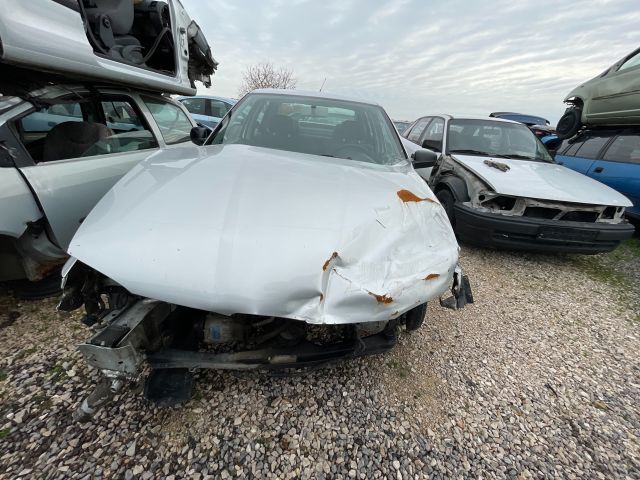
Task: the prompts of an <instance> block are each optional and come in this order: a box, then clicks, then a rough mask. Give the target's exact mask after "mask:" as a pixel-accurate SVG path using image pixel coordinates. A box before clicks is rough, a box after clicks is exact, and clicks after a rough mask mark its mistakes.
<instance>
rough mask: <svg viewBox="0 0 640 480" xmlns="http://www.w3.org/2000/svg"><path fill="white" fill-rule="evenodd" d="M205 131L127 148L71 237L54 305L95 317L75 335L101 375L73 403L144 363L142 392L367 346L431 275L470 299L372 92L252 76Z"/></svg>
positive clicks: (381, 344) (390, 336) (413, 309)
mask: <svg viewBox="0 0 640 480" xmlns="http://www.w3.org/2000/svg"><path fill="white" fill-rule="evenodd" d="M195 131H196V133H198V128H196V129H195ZM196 140H197V141H198V138H197V135H196ZM199 141H201V140H199ZM205 143H206V145H204V146H191V147H185V148H179V149H174V150H172V151H171V152H167V153H166V154H158V155H155V156H153V157H151V158H149V159H148V160H147V161H145V162H142V163H141V164H139V165H138V166H137V167H135V168H134V169H133V170H131V171H130V172H129V174H127V175H126V176H125V177H124V178H123V179H122V180H121V181H120V182H118V183H117V184H116V185H115V186H114V188H113V189H112V190H111V191H110V192H108V193H107V195H106V196H105V197H104V198H103V199H102V200H101V201H100V202H99V204H98V205H97V206H96V207H95V208H94V210H93V211H92V212H91V213H90V214H89V216H88V217H87V218H86V219H85V221H84V222H83V223H82V225H81V226H80V229H79V230H78V232H77V233H76V235H75V237H74V238H73V240H72V242H71V245H70V254H71V255H72V256H73V257H74V259H73V260H71V261H70V262H69V263H68V264H67V266H66V268H65V270H64V272H63V273H64V275H65V278H64V294H63V298H62V300H61V303H60V307H59V308H61V309H63V310H72V309H75V308H78V307H80V306H81V305H82V304H84V306H85V309H86V312H87V315H86V317H85V321H86V323H89V324H95V325H96V326H97V333H96V335H95V336H94V337H93V338H92V339H91V340H89V341H88V342H87V343H86V344H83V345H81V346H80V350H81V351H82V352H83V354H84V355H85V358H86V359H87V361H88V362H89V363H90V364H91V365H93V366H95V367H97V368H99V369H101V370H102V371H103V372H104V373H105V378H106V380H105V381H104V382H103V383H102V384H101V385H100V386H99V388H98V389H97V390H96V392H94V394H92V396H90V397H89V398H88V399H87V401H86V402H84V403H83V406H82V407H81V409H80V410H79V413H78V415H79V418H83V417H86V416H87V415H88V414H90V413H91V412H92V411H93V410H94V409H95V408H96V406H97V405H100V404H101V403H102V402H103V401H105V399H106V398H108V397H109V395H110V394H111V392H112V389H118V388H119V387H120V386H121V385H122V382H123V381H124V380H125V379H127V378H130V377H132V376H136V375H138V373H139V372H140V370H141V368H142V366H143V365H144V364H145V363H148V364H149V365H151V367H153V369H154V371H153V373H152V375H151V376H149V377H148V379H147V387H146V392H147V395H148V397H150V398H154V399H156V400H159V401H160V402H161V403H175V402H176V401H180V400H184V399H186V398H189V396H190V374H189V370H190V369H194V368H226V369H228V368H233V369H255V368H266V369H273V368H287V367H289V368H290V367H299V366H309V365H318V364H322V363H325V362H327V361H330V360H336V359H339V358H349V357H354V356H360V355H365V354H372V353H379V352H383V351H386V350H388V349H389V348H391V347H392V346H393V345H394V344H395V342H396V338H397V331H398V329H399V328H400V327H401V326H405V327H406V328H407V329H408V330H413V329H416V328H418V327H419V326H420V325H421V323H422V322H423V320H424V316H425V311H426V310H425V307H426V303H427V302H428V301H431V300H434V299H437V298H439V297H441V296H442V295H443V294H444V293H445V292H447V291H448V290H449V289H451V291H452V293H453V296H452V297H451V298H448V299H447V300H445V301H443V304H444V305H445V306H451V307H454V308H456V307H461V306H464V304H465V303H466V302H467V301H472V297H471V292H470V289H469V284H468V280H467V279H466V278H465V277H463V276H462V274H461V271H460V269H459V267H458V266H457V262H458V244H457V242H456V239H455V236H454V234H453V230H452V228H451V225H450V223H449V221H448V219H447V216H446V212H445V211H444V209H443V208H442V206H441V205H440V203H439V202H438V201H437V200H436V198H435V196H434V195H433V193H432V192H431V190H430V189H429V187H428V186H427V185H426V184H425V182H424V181H423V180H422V179H421V178H420V177H419V176H418V174H417V173H416V172H415V170H414V168H413V166H412V164H411V159H410V158H409V157H408V155H407V153H406V151H405V149H404V148H403V146H402V143H401V141H400V138H399V136H398V134H397V132H396V130H395V128H394V127H393V125H392V123H391V121H390V120H389V118H388V116H387V115H386V113H385V112H384V110H383V109H382V108H381V107H380V106H378V105H374V104H369V103H363V102H359V101H356V100H350V99H344V98H339V97H334V96H329V95H326V94H322V93H312V94H303V93H300V92H294V93H292V92H290V91H279V90H262V91H256V92H253V93H251V94H249V95H248V96H246V97H244V98H243V99H242V100H241V101H240V102H239V103H238V104H237V105H236V106H235V107H234V108H233V109H232V110H231V111H230V112H229V113H228V114H227V116H226V117H225V118H224V119H223V121H222V122H221V123H220V125H219V126H218V127H217V128H216V129H215V130H214V132H213V133H212V134H211V135H210V136H209V137H208V139H207V140H206V142H205ZM413 161H414V162H417V163H420V164H421V165H422V166H427V165H429V164H431V165H433V163H434V161H435V155H434V154H433V152H429V151H426V150H417V151H416V152H414V154H413ZM105 299H106V301H105ZM151 299H153V300H151ZM94 328H95V327H94ZM222 345H224V346H225V347H226V349H225V350H224V353H220V348H221V346H222ZM212 346H214V347H215V348H214V350H215V351H210V349H211V347H212ZM232 347H233V348H232ZM181 369H182V370H181ZM167 391H172V393H171V394H170V395H169V398H168V399H167V395H166V392H167ZM157 392H164V393H163V395H161V396H160V397H161V398H158V397H159V395H158V394H157Z"/></svg>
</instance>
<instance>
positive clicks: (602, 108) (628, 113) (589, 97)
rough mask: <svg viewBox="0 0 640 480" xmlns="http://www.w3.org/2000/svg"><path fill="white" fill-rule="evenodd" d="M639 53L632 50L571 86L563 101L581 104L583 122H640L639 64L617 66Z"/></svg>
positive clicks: (623, 123)
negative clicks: (596, 73)
mask: <svg viewBox="0 0 640 480" xmlns="http://www.w3.org/2000/svg"><path fill="white" fill-rule="evenodd" d="M638 54H640V50H635V51H634V52H632V53H630V54H629V55H627V56H625V57H624V58H623V59H621V60H620V61H618V62H616V63H615V64H614V65H612V66H611V67H610V68H608V69H607V70H606V71H605V72H604V73H602V74H600V75H598V76H597V77H595V78H592V79H591V80H589V81H587V82H585V83H583V84H581V85H579V86H578V87H576V88H574V89H573V90H572V91H571V92H570V93H569V94H568V95H567V96H566V97H565V100H564V101H565V102H566V103H570V104H575V103H576V99H579V100H580V102H581V103H582V104H583V107H582V118H581V120H582V123H584V124H585V125H632V124H637V123H638V121H640V64H637V65H635V66H632V67H630V68H621V67H622V66H623V65H624V63H625V62H627V61H628V60H629V59H631V58H633V57H636V56H637V55H638Z"/></svg>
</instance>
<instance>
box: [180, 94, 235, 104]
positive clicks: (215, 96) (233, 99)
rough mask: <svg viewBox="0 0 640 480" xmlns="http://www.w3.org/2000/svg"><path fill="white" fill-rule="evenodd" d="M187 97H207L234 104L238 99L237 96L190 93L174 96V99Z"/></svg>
mask: <svg viewBox="0 0 640 480" xmlns="http://www.w3.org/2000/svg"><path fill="white" fill-rule="evenodd" d="M189 98H207V99H209V100H220V101H221V102H227V103H231V104H234V103H236V102H237V101H238V99H237V98H229V97H221V96H219V95H192V96H180V97H176V100H187V99H189Z"/></svg>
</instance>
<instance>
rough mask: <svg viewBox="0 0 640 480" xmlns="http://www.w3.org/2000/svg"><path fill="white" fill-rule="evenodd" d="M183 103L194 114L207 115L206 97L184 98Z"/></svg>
mask: <svg viewBox="0 0 640 480" xmlns="http://www.w3.org/2000/svg"><path fill="white" fill-rule="evenodd" d="M182 104H183V105H184V106H185V107H187V110H189V112H190V113H192V114H194V115H206V114H207V111H206V101H205V99H204V98H187V99H184V100H182Z"/></svg>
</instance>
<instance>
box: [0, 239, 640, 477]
mask: <svg viewBox="0 0 640 480" xmlns="http://www.w3.org/2000/svg"><path fill="white" fill-rule="evenodd" d="M593 261H598V259H597V258H596V259H594V260H593ZM581 262H583V260H580V261H579V262H576V261H575V258H574V257H571V256H545V255H531V254H511V253H504V252H491V251H484V250H476V249H471V248H465V249H464V251H463V266H464V267H465V270H466V271H467V272H468V273H469V274H470V275H471V281H472V285H473V288H474V294H475V296H476V300H477V303H476V304H475V305H472V306H469V307H467V308H466V309H464V310H462V311H458V312H452V311H448V310H444V309H441V308H439V307H437V306H435V305H430V307H429V311H428V318H427V321H426V322H425V325H424V326H423V327H422V328H421V329H420V330H419V331H417V332H414V333H412V334H408V333H405V334H403V335H402V337H401V341H400V344H399V345H398V347H397V348H396V349H395V350H394V351H393V352H391V353H390V354H387V355H382V356H377V357H370V358H366V359H360V360H355V361H350V362H344V363H341V364H338V365H336V366H334V367H332V368H327V369H321V370H318V371H313V372H309V373H307V374H305V375H301V376H298V377H287V378H277V377H272V376H268V375H265V374H256V373H250V374H234V373H229V372H216V371H206V372H200V373H198V375H197V391H196V394H195V396H194V399H193V400H192V401H191V402H189V403H188V404H186V405H185V406H183V407H182V408H175V409H160V408H156V407H154V406H152V405H149V404H147V403H146V402H145V401H144V399H143V398H142V396H141V394H140V393H139V391H138V392H134V391H128V392H125V393H123V394H122V395H120V396H119V397H118V398H117V400H116V402H114V403H113V404H112V405H110V406H109V407H107V408H105V409H104V410H102V411H101V412H100V413H99V414H98V415H97V417H96V418H95V420H94V421H93V423H90V424H82V425H80V424H76V423H74V422H73V421H72V420H71V412H72V411H73V410H74V408H75V407H76V406H77V404H78V402H80V401H81V399H82V395H83V394H85V393H87V391H88V388H89V386H90V385H91V383H92V382H95V381H96V379H97V378H98V377H97V375H96V372H94V371H93V370H91V369H89V368H88V367H87V366H86V365H85V364H84V363H83V362H82V360H81V358H80V356H79V354H78V353H77V352H76V351H75V348H74V345H75V344H76V343H78V342H79V341H81V340H83V339H84V337H85V335H86V332H85V331H84V327H81V326H80V324H79V321H78V317H77V315H70V316H69V315H61V314H57V313H55V312H54V310H53V308H54V304H55V302H54V301H41V302H29V303H23V304H18V303H17V302H16V301H15V300H13V299H11V298H10V297H8V296H3V297H1V298H0V325H2V327H0V354H1V355H0V399H1V406H0V437H1V438H0V478H25V479H26V478H101V477H104V478H114V477H115V478H125V479H134V478H135V479H139V478H142V479H149V478H167V479H179V478H195V479H214V478H215V479H218V478H229V479H230V478H285V479H286V478H345V479H348V478H357V479H365V478H366V479H369V478H374V479H375V478H389V479H403V478H480V477H482V478H519V479H526V478H602V479H609V478H640V444H639V441H638V436H639V435H638V433H639V432H640V412H639V410H640V407H639V402H638V399H640V380H639V378H640V375H639V374H640V361H639V360H638V351H639V348H638V347H640V324H639V323H638V321H637V318H638V314H639V313H640V312H639V311H638V310H639V307H638V305H635V304H628V303H626V304H625V303H624V302H623V301H621V298H620V296H619V295H618V292H617V291H616V288H615V286H612V285H609V284H607V283H603V282H596V281H595V280H593V278H592V275H589V274H588V272H586V271H585V269H584V268H582V267H583V265H582V263H581ZM11 312H16V313H11ZM16 314H19V316H18V317H17V318H13V317H15V315H16ZM10 316H11V318H12V319H13V320H12V322H4V320H5V319H6V318H10Z"/></svg>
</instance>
